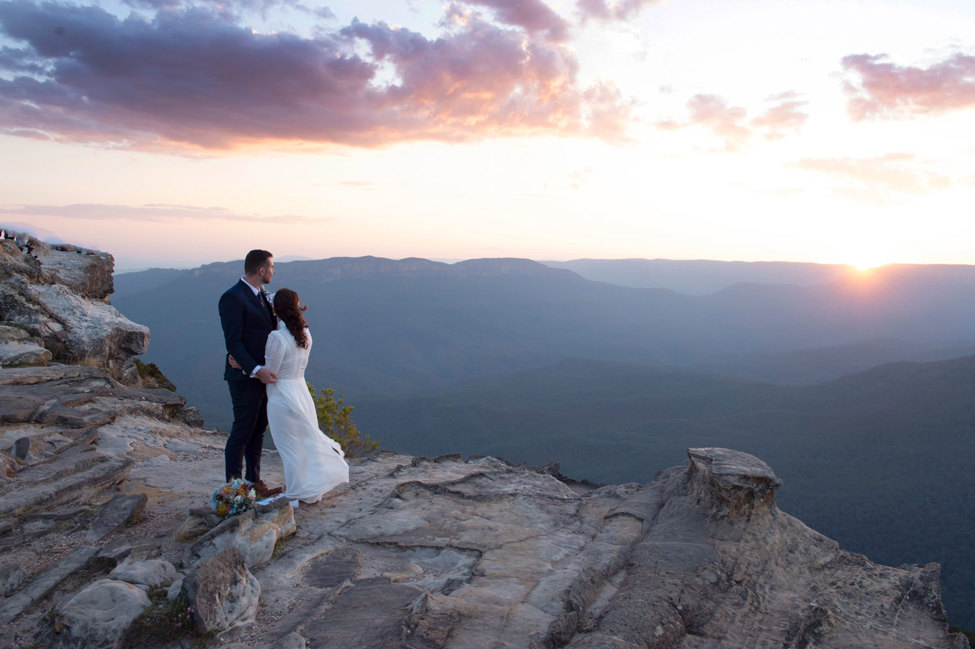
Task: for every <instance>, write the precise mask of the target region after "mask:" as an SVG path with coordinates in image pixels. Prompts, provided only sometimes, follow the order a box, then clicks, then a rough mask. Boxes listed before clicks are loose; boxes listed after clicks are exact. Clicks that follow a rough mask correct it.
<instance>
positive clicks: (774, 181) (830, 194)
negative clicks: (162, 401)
mask: <svg viewBox="0 0 975 649" xmlns="http://www.w3.org/2000/svg"><path fill="white" fill-rule="evenodd" d="M973 133H975V11H973V10H972V6H971V2H970V0H924V1H923V2H922V1H913V0H911V1H907V0H904V1H898V0H883V1H870V0H841V1H835V2H833V1H830V0H814V1H813V0H770V1H766V0H761V1H760V0H754V1H749V0H717V1H712V0H669V1H656V0H446V1H434V2H426V1H424V0H399V1H394V0H388V1H387V0H369V1H368V2H362V1H358V2H344V1H343V2H324V3H318V2H313V1H303V0H228V1H223V0H112V1H104V2H79V3H64V2H31V1H29V0H0V166H2V170H3V173H2V174H0V224H3V225H7V226H10V227H14V228H21V229H25V228H29V229H31V230H32V231H33V232H35V233H36V234H37V235H38V236H40V237H42V238H49V239H51V240H62V241H67V242H72V243H77V244H80V245H83V246H87V247H91V248H96V249H99V250H105V251H108V252H111V253H112V254H113V255H114V256H115V258H116V267H117V269H119V270H131V269H138V268H147V267H153V266H161V267H192V266H197V265H200V264H204V263H209V262H213V261H226V260H231V259H241V258H243V256H244V254H245V253H246V251H247V250H249V249H251V248H265V249H268V250H270V251H272V252H273V253H274V254H275V256H276V258H278V259H282V258H288V257H295V256H297V257H307V258H324V257H335V256H361V255H376V256H381V257H390V258H397V259H398V258H404V257H425V258H430V259H444V260H456V259H470V258H478V257H527V258H532V259H539V260H568V259H577V258H635V257H642V258H665V259H720V260H742V261H757V260H777V261H805V262H819V263H848V264H853V265H857V266H861V267H868V266H874V265H878V264H885V263H951V264H975V246H972V245H971V242H972V241H975V219H973V218H972V216H973V215H972V206H973V205H975V137H973V136H972V134H973Z"/></svg>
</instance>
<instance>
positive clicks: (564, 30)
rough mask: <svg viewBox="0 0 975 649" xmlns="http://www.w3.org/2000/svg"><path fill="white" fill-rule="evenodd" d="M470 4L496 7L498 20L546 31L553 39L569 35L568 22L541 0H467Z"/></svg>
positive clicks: (560, 38)
mask: <svg viewBox="0 0 975 649" xmlns="http://www.w3.org/2000/svg"><path fill="white" fill-rule="evenodd" d="M467 2H468V4H472V5H480V6H482V7H489V8H491V9H494V11H495V13H496V14H497V17H498V20H500V21H501V22H503V23H505V24H507V25H517V26H519V27H524V28H525V30H527V31H528V32H529V33H532V34H535V33H544V34H546V35H547V36H548V37H549V39H551V40H553V41H564V40H565V39H566V38H568V35H569V25H568V23H567V22H566V21H565V20H564V19H563V18H562V17H561V16H559V15H558V14H557V13H555V12H554V11H552V9H551V7H549V6H548V5H547V4H545V3H544V2H540V1H539V0H467Z"/></svg>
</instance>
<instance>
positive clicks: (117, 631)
mask: <svg viewBox="0 0 975 649" xmlns="http://www.w3.org/2000/svg"><path fill="white" fill-rule="evenodd" d="M62 248H63V249H62V250H55V249H53V248H52V249H40V248H35V251H37V252H36V254H37V257H36V258H35V257H33V256H27V255H24V254H23V253H22V252H20V251H19V250H18V249H16V247H14V248H13V250H11V249H10V246H9V245H7V244H3V249H2V256H0V282H2V284H0V293H3V295H2V296H0V297H3V299H4V301H3V303H2V304H3V307H2V313H0V315H2V319H3V324H0V335H4V336H6V337H7V339H9V340H13V341H16V342H23V343H24V344H25V345H26V344H30V345H39V346H40V347H41V348H43V349H44V350H45V351H47V352H48V354H49V357H46V356H45V355H44V354H38V355H35V356H34V357H33V359H30V358H28V357H26V356H25V357H23V358H22V359H21V360H20V361H17V363H13V362H10V363H5V362H0V363H2V364H5V366H3V367H0V461H2V462H0V624H3V625H4V629H5V633H4V634H2V635H0V647H4V648H6V647H24V646H34V647H37V648H38V649H41V648H46V647H80V646H90V647H96V646H97V647H115V646H119V645H120V644H124V643H125V642H127V640H126V637H127V636H126V634H127V632H128V631H127V629H129V628H130V625H132V624H133V621H134V620H136V619H137V617H138V616H141V615H143V614H144V611H145V610H146V606H147V605H148V604H149V603H150V602H154V603H155V602H159V601H160V599H161V598H162V601H164V602H165V601H166V599H168V600H169V602H170V603H169V604H167V605H169V606H173V607H177V609H179V607H180V606H183V607H186V606H189V607H190V608H183V609H179V610H182V613H181V614H180V615H181V617H180V620H183V621H187V620H192V622H193V624H194V625H195V627H196V629H197V631H198V632H201V633H209V634H213V635H219V636H220V638H219V642H220V644H221V646H224V647H228V648H233V649H243V648H245V647H246V648H252V647H267V648H272V647H274V648H276V647H288V648H290V647H311V648H336V649H337V648H350V647H355V648H357V649H358V648H362V649H370V648H377V649H379V648H382V649H386V648H390V647H403V648H410V649H439V648H451V649H468V648H469V649H483V648H485V647H491V648H494V649H503V648H506V647H510V648H512V649H514V648H533V649H541V648H546V649H547V648H553V649H554V648H557V647H567V648H573V649H583V648H585V649H589V648H596V647H599V648H601V649H602V648H615V649H636V648H640V649H646V648H654V649H677V648H680V649H718V648H722V649H732V648H739V647H748V648H749V649H751V648H756V649H765V648H768V649H772V648H775V649H780V648H786V649H790V648H791V649H798V648H801V647H807V648H811V647H818V648H833V649H847V648H851V647H857V648H860V649H871V648H878V649H879V648H881V647H883V648H884V649H901V648H902V649H908V648H910V649H920V648H928V649H964V648H965V647H967V646H968V643H967V641H966V640H965V639H964V637H963V636H961V635H957V634H950V633H948V630H947V624H946V616H945V611H944V610H943V608H942V606H941V600H940V596H939V590H938V567H937V566H936V565H933V564H929V565H922V566H901V567H898V568H893V567H887V566H881V565H877V564H874V563H871V562H870V561H869V560H868V559H867V558H866V557H863V556H861V555H856V554H851V553H848V552H844V551H843V550H841V549H840V548H839V547H838V545H837V543H836V542H834V541H832V540H830V539H828V538H826V537H824V536H822V535H821V534H818V533H817V532H815V531H813V530H811V529H809V528H808V527H806V526H805V525H803V524H802V523H801V522H800V521H798V520H796V519H795V518H793V517H791V516H789V515H788V514H785V513H783V512H782V511H780V510H779V509H778V507H777V505H776V502H775V491H776V489H777V488H778V487H779V485H780V481H779V480H778V478H777V477H776V476H775V473H774V471H773V470H772V468H771V467H769V466H768V465H766V464H765V463H764V462H762V461H761V460H759V459H757V458H755V457H752V456H750V455H747V454H744V453H740V452H737V451H734V450H729V449H721V448H697V449H689V451H688V462H687V463H686V464H685V465H683V466H678V467H674V468H672V469H670V470H668V471H665V472H663V473H661V474H660V475H659V476H658V478H657V479H656V480H654V481H653V482H652V483H650V484H624V485H605V486H601V485H594V484H591V483H585V482H576V481H573V480H571V479H569V478H566V477H565V476H563V475H561V474H560V473H559V470H558V466H557V465H551V466H548V467H544V468H542V469H534V468H531V467H525V466H513V465H511V464H509V463H507V462H505V461H504V460H501V459H498V458H491V457H473V458H468V459H463V458H461V457H459V456H446V457H441V458H436V459H425V458H414V457H410V456H408V455H404V454H400V453H395V452H390V451H384V452H379V453H375V454H373V455H371V456H370V457H368V458H366V459H360V460H353V461H352V462H351V482H350V484H349V485H348V486H347V487H343V488H340V489H336V490H334V491H333V492H331V493H330V494H328V495H327V496H326V497H325V499H323V500H322V501H321V502H319V503H316V504H314V505H305V504H302V505H301V506H300V507H299V508H298V509H297V510H294V509H292V508H291V506H290V505H289V504H288V503H287V501H285V500H283V499H282V500H277V501H273V502H271V503H267V504H263V505H260V506H258V507H257V508H256V509H254V510H251V511H248V512H246V513H245V514H242V515H238V516H235V517H232V518H231V519H229V520H223V519H222V518H220V517H219V516H216V515H215V514H214V513H212V512H211V511H209V509H208V498H209V494H210V493H211V491H212V490H213V489H214V488H215V487H216V486H218V485H219V484H220V482H221V481H222V477H223V441H224V437H223V436H222V435H221V434H219V433H216V432H215V431H209V430H206V429H204V428H201V427H200V426H201V424H202V421H201V420H200V419H199V416H198V414H197V413H196V412H195V411H194V410H193V409H191V408H186V406H185V401H184V399H183V398H182V397H180V396H179V395H177V394H175V393H174V392H172V391H170V390H166V389H152V388H148V387H145V386H144V385H143V384H142V382H141V381H140V380H139V379H138V378H137V374H136V375H135V376H133V375H132V372H129V371H125V368H126V367H128V368H129V369H131V367H132V366H131V365H129V364H128V362H127V359H128V355H129V354H131V353H132V350H134V349H139V348H141V347H140V344H141V343H139V341H138V335H135V334H133V335H134V338H133V339H132V340H133V341H134V342H133V341H130V342H124V339H125V336H127V335H129V334H116V333H112V332H113V331H118V330H119V327H120V328H121V329H124V330H125V331H129V332H133V331H134V332H137V331H138V327H137V326H134V328H133V327H130V326H129V325H118V326H117V323H119V322H122V321H123V320H124V319H121V320H120V319H119V318H121V316H118V317H116V316H115V315H112V316H111V317H104V318H99V317H95V316H92V317H90V318H89V315H91V314H90V313H89V314H88V315H85V316H84V317H82V319H84V320H85V323H80V322H79V321H77V320H74V319H72V318H71V317H66V316H65V315H64V314H65V313H66V311H65V309H61V308H60V307H55V306H52V304H54V303H55V302H56V301H57V300H54V301H52V298H51V296H60V297H58V300H60V302H58V303H59V304H61V305H67V304H74V305H81V306H79V307H78V308H79V309H80V310H81V311H84V310H85V309H93V311H92V313H103V314H106V313H110V312H109V311H101V309H111V306H110V305H109V304H108V303H107V302H106V301H105V300H106V297H107V295H108V293H109V291H110V289H111V284H110V281H107V280H106V279H105V277H104V273H103V270H104V268H105V267H106V266H105V265H104V264H106V263H107V264H108V266H107V267H108V268H110V267H111V264H110V258H108V261H106V260H105V257H104V256H102V255H101V254H100V253H97V254H96V253H91V254H89V251H82V252H77V251H71V250H68V249H66V248H65V247H62ZM14 251H16V254H14ZM17 255H20V256H19V257H18V256H17ZM59 255H69V256H67V257H66V256H59ZM89 258H90V259H89ZM52 260H53V261H52ZM7 297H10V298H11V300H10V301H7ZM62 298H63V299H62ZM8 305H9V306H8ZM72 308H74V307H72ZM68 311H70V309H68ZM81 311H79V312H81ZM79 317H81V316H79ZM86 327H91V329H90V330H88V329H86ZM3 332H6V333H3ZM82 332H84V333H82ZM112 336H115V337H114V338H112ZM82 339H90V340H95V339H101V340H104V339H110V340H111V341H112V342H110V343H109V344H107V345H106V346H105V347H98V346H97V345H91V346H87V347H86V346H85V344H84V343H82V342H79V341H81V340H82ZM24 341H27V342H24ZM71 341H74V342H71ZM144 341H145V342H147V341H148V332H146V336H145V338H144ZM0 345H2V343H0ZM72 345H76V346H75V347H72ZM72 349H73V350H75V351H78V350H80V349H86V350H87V351H86V352H85V353H91V354H93V355H92V356H91V357H90V362H89V363H88V364H85V365H79V364H66V363H65V362H64V361H66V360H68V356H70V355H71V354H74V353H75V351H66V350H72ZM2 358H9V357H4V356H2V354H0V359H2ZM13 365H17V366H16V367H14V366H13ZM263 472H264V478H265V480H266V481H268V482H269V483H272V484H281V483H282V482H283V475H282V474H281V462H280V459H279V458H278V456H277V455H276V454H275V453H274V452H273V451H265V459H264V468H263ZM150 596H151V597H150ZM140 624H143V626H138V625H136V627H137V628H139V629H140V631H139V632H140V633H141V636H140V638H141V639H140V643H141V644H140V646H146V647H148V648H149V649H153V648H154V647H155V648H158V649H169V648H171V647H177V646H187V642H188V640H187V641H186V642H182V643H181V642H180V641H178V640H173V641H171V642H170V641H168V640H165V639H164V638H165V637H168V636H167V635H166V634H164V633H161V632H160V633H153V632H152V629H151V627H149V628H147V627H146V626H144V623H140ZM166 630H167V631H172V629H171V628H167V629H166ZM160 631H161V630H160ZM184 640H185V639H184ZM154 643H155V644H154Z"/></svg>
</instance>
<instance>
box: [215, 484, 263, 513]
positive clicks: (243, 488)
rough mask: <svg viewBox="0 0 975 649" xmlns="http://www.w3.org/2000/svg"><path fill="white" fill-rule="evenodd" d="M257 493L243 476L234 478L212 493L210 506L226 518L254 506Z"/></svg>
mask: <svg viewBox="0 0 975 649" xmlns="http://www.w3.org/2000/svg"><path fill="white" fill-rule="evenodd" d="M256 500H257V494H256V493H255V492H254V490H253V489H252V488H250V485H248V484H247V483H246V482H244V480H243V479H242V478H234V479H233V480H231V481H230V482H228V483H227V484H225V485H223V486H222V487H217V488H216V489H214V490H213V493H212V494H211V495H210V506H211V507H213V511H215V512H217V513H218V514H220V515H221V516H223V517H224V518H230V517H231V516H233V515H234V514H239V513H241V512H246V511H247V510H248V509H250V508H251V507H253V506H254V502H255V501H256Z"/></svg>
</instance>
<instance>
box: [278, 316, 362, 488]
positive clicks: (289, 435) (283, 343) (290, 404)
mask: <svg viewBox="0 0 975 649" xmlns="http://www.w3.org/2000/svg"><path fill="white" fill-rule="evenodd" d="M305 335H307V336H308V347H299V346H298V345H297V343H296V342H295V339H294V336H292V335H291V332H289V331H288V329H287V327H285V325H284V323H283V322H280V323H278V328H277V330H276V331H272V332H271V335H270V336H268V338H267V347H266V348H265V353H264V356H265V363H266V367H267V368H268V369H270V370H272V371H274V372H276V373H277V375H278V380H277V383H269V384H268V386H267V419H268V425H269V426H270V429H271V437H272V438H273V439H274V446H275V447H277V449H278V453H280V454H281V461H282V463H283V464H284V484H285V492H284V493H285V497H287V498H288V499H289V500H291V501H292V504H293V505H297V501H301V502H304V503H314V502H318V501H319V500H321V498H322V496H323V495H324V494H325V493H326V492H328V491H329V490H330V489H332V488H334V487H336V486H337V485H339V484H341V483H343V482H348V481H349V465H348V464H346V462H345V459H344V458H345V454H344V453H343V452H342V447H341V446H340V445H339V443H338V442H336V441H335V440H333V439H332V438H330V437H328V436H327V435H325V434H324V433H323V432H322V431H321V430H319V428H318V416H317V415H316V414H315V402H314V401H312V398H311V394H309V392H308V386H307V385H306V383H305V367H306V366H307V365H308V356H309V353H310V351H311V342H312V341H311V334H310V333H309V332H308V330H307V329H305Z"/></svg>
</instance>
